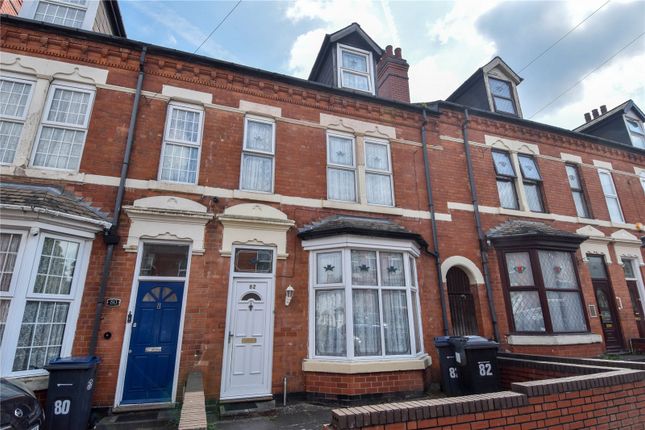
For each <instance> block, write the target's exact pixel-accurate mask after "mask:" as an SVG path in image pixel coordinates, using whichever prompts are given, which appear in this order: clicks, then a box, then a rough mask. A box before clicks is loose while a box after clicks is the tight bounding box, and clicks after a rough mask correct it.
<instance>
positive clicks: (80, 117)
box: [32, 84, 95, 170]
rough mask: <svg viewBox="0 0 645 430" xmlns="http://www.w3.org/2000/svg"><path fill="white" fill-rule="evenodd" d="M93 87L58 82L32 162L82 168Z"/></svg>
mask: <svg viewBox="0 0 645 430" xmlns="http://www.w3.org/2000/svg"><path fill="white" fill-rule="evenodd" d="M94 94H95V92H94V89H90V87H85V86H83V87H77V86H68V85H67V84H54V85H52V86H51V87H50V89H49V94H48V96H47V103H46V107H45V112H44V113H43V117H42V120H41V123H40V128H39V130H38V137H37V138H36V142H37V144H36V148H35V151H34V154H33V158H32V165H33V166H36V167H47V168H51V169H61V170H78V168H79V165H80V162H81V155H82V153H83V146H84V145H85V139H86V137H87V128H88V125H89V122H90V114H91V112H92V105H93V102H94Z"/></svg>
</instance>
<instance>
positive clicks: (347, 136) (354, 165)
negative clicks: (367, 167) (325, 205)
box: [325, 130, 360, 203]
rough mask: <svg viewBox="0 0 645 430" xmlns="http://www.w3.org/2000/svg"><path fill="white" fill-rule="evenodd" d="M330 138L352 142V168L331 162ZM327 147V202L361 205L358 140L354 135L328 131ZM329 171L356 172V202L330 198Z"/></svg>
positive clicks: (326, 137)
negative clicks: (357, 152)
mask: <svg viewBox="0 0 645 430" xmlns="http://www.w3.org/2000/svg"><path fill="white" fill-rule="evenodd" d="M330 137H338V138H341V139H348V140H351V141H352V166H348V165H345V164H335V163H333V162H332V161H331V158H330V156H329V155H330V143H329V138H330ZM325 146H326V157H327V166H326V170H325V173H326V181H327V184H326V185H327V195H326V197H327V200H330V201H334V202H342V203H360V196H359V192H358V181H359V179H358V168H357V166H358V163H357V160H356V138H355V137H354V135H352V134H346V133H342V132H337V131H333V130H327V133H326V135H325ZM329 169H336V170H346V171H351V172H354V200H339V199H333V198H331V197H329V194H330V193H329Z"/></svg>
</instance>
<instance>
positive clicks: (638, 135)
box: [625, 118, 645, 149]
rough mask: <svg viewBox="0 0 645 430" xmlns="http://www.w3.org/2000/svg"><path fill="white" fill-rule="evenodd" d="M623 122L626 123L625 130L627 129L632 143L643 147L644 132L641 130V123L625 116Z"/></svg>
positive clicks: (644, 143) (644, 140)
mask: <svg viewBox="0 0 645 430" xmlns="http://www.w3.org/2000/svg"><path fill="white" fill-rule="evenodd" d="M625 123H627V130H628V131H629V138H630V139H631V140H632V145H634V146H635V147H636V148H641V149H645V132H644V131H643V124H642V123H641V122H639V121H636V120H634V119H629V118H625Z"/></svg>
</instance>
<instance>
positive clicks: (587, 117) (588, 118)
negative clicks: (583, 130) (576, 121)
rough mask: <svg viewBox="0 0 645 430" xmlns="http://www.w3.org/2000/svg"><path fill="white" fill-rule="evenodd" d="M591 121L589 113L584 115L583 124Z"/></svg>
mask: <svg viewBox="0 0 645 430" xmlns="http://www.w3.org/2000/svg"><path fill="white" fill-rule="evenodd" d="M589 121H591V114H590V113H589V112H586V113H585V122H589Z"/></svg>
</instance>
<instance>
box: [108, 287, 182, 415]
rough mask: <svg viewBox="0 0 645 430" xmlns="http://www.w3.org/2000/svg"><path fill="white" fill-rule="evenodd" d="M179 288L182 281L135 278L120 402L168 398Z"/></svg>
mask: <svg viewBox="0 0 645 430" xmlns="http://www.w3.org/2000/svg"><path fill="white" fill-rule="evenodd" d="M183 291H184V283H183V282H163V281H162V282H158V281H142V282H139V292H138V294H137V302H136V306H135V311H134V319H133V321H132V332H131V334H130V348H129V352H128V365H127V369H126V372H125V383H124V388H123V399H122V401H121V403H123V404H133V403H156V402H169V401H170V400H171V399H172V383H173V376H174V374H175V358H176V357H177V338H178V335H179V320H180V318H181V304H182V299H183Z"/></svg>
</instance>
